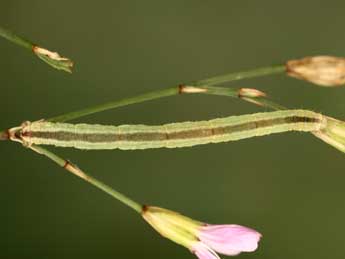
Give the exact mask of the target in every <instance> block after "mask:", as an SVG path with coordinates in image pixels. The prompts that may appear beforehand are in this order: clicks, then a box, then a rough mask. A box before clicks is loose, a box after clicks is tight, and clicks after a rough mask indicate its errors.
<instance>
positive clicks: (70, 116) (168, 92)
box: [48, 87, 179, 122]
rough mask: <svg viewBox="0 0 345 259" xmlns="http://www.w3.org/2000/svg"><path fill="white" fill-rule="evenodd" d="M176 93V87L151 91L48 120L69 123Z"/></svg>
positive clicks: (177, 90)
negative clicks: (94, 114)
mask: <svg viewBox="0 0 345 259" xmlns="http://www.w3.org/2000/svg"><path fill="white" fill-rule="evenodd" d="M178 93H179V89H178V87H173V88H166V89H163V90H158V91H152V92H149V93H146V94H142V95H138V96H135V97H131V98H125V99H122V100H118V101H113V102H108V103H104V104H100V105H96V106H91V107H88V108H85V109H82V110H78V111H74V112H69V113H66V114H62V115H59V116H56V117H52V118H49V119H48V120H49V121H53V122H63V121H70V120H73V119H77V118H80V117H84V116H86V115H90V114H93V113H97V112H101V111H105V110H110V109H114V108H118V107H122V106H126V105H130V104H135V103H141V102H145V101H149V100H154V99H158V98H162V97H166V96H172V95H176V94H178Z"/></svg>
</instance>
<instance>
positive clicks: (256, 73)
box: [192, 65, 286, 86]
mask: <svg viewBox="0 0 345 259" xmlns="http://www.w3.org/2000/svg"><path fill="white" fill-rule="evenodd" d="M285 71H286V68H285V65H276V66H270V67H261V68H256V69H252V70H247V71H241V72H234V73H229V74H225V75H219V76H215V77H211V78H206V79H203V80H199V81H195V82H193V83H192V85H195V86H199V85H217V84H222V83H226V82H231V81H238V80H242V79H248V78H253V77H260V76H266V75H273V74H280V73H284V72H285Z"/></svg>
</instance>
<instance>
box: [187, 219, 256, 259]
mask: <svg viewBox="0 0 345 259" xmlns="http://www.w3.org/2000/svg"><path fill="white" fill-rule="evenodd" d="M197 237H198V239H199V240H200V242H198V244H196V245H195V246H194V247H193V249H192V251H193V252H194V253H195V254H196V255H197V256H198V257H199V258H203V259H204V258H205V259H206V258H217V257H214V256H213V257H210V254H206V251H205V249H204V248H203V247H202V246H200V243H201V244H203V246H204V245H206V247H207V248H208V251H209V252H211V254H212V255H214V252H213V250H214V251H216V252H218V253H221V254H224V255H238V254H239V253H241V252H253V251H255V250H256V249H257V247H258V242H259V241H260V238H261V234H260V233H258V232H256V231H255V230H253V229H250V228H247V227H243V226H240V225H206V226H203V227H201V228H200V230H199V233H198V234H197Z"/></svg>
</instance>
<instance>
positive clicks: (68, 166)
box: [30, 145, 143, 213]
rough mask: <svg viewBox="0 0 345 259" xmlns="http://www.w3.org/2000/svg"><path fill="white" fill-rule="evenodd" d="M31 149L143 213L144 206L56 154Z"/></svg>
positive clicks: (33, 147) (36, 147)
mask: <svg viewBox="0 0 345 259" xmlns="http://www.w3.org/2000/svg"><path fill="white" fill-rule="evenodd" d="M30 149H32V150H33V151H35V152H37V153H39V154H41V155H44V156H46V157H48V158H49V159H50V160H52V161H54V162H55V163H56V164H58V165H59V166H61V167H63V168H65V169H66V170H67V171H69V172H71V173H72V174H74V175H76V176H78V177H80V178H82V179H83V180H85V181H87V182H88V183H90V184H92V185H94V186H96V187H97V188H98V189H100V190H102V191H104V192H105V193H107V194H109V195H110V196H112V197H114V198H115V199H117V200H118V201H120V202H121V203H123V204H125V205H126V206H128V207H130V208H132V209H133V210H135V211H136V212H138V213H141V212H142V207H143V206H142V205H141V204H139V203H137V202H135V201H133V200H132V199H130V198H128V197H127V196H126V195H124V194H122V193H120V192H118V191H116V190H114V189H113V188H111V187H110V186H108V185H106V184H105V183H103V182H101V181H100V180H97V179H96V178H94V177H92V176H90V175H88V174H86V173H85V172H84V171H82V170H81V169H80V168H78V167H77V166H76V165H74V164H72V163H70V162H69V161H67V160H65V159H63V158H61V157H59V156H58V155H56V154H54V153H53V152H51V151H49V150H47V149H45V148H42V147H39V146H35V145H32V146H30Z"/></svg>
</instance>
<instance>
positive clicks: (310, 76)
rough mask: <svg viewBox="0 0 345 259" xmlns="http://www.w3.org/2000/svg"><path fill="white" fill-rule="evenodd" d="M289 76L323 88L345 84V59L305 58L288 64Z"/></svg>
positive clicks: (327, 57)
mask: <svg viewBox="0 0 345 259" xmlns="http://www.w3.org/2000/svg"><path fill="white" fill-rule="evenodd" d="M286 71H287V74H288V75H289V76H292V77H295V78H298V79H302V80H306V81H309V82H312V83H314V84H317V85H321V86H330V87H332V86H340V85H343V84H345V58H339V57H332V56H315V57H305V58H302V59H297V60H290V61H288V62H287V63H286Z"/></svg>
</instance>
